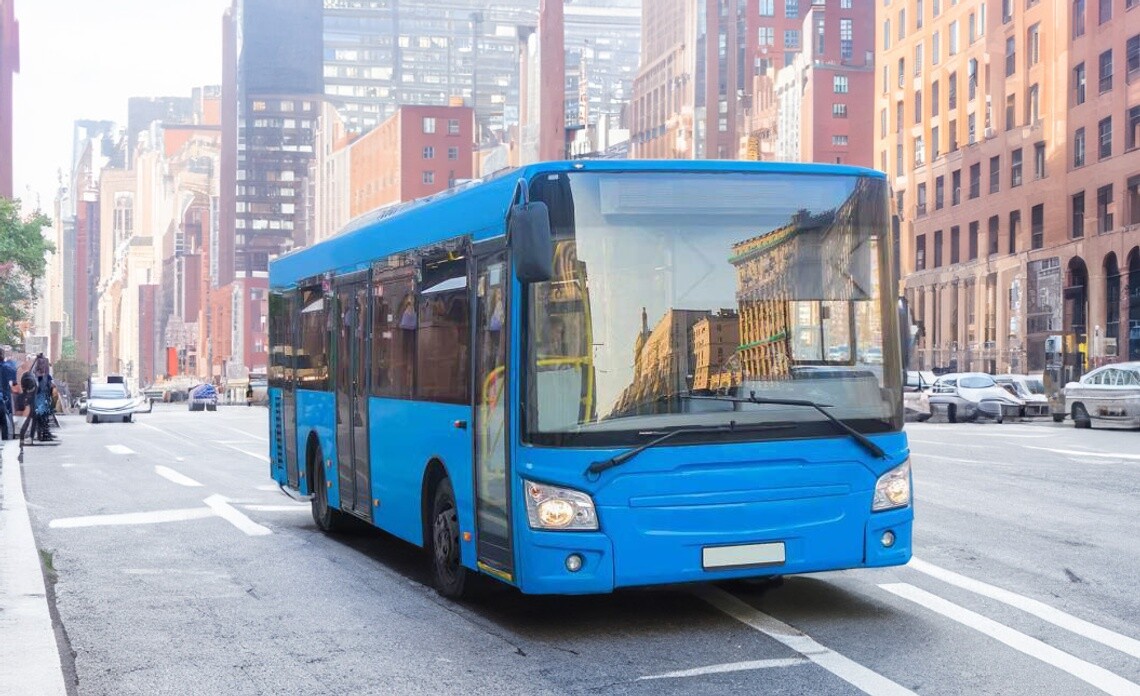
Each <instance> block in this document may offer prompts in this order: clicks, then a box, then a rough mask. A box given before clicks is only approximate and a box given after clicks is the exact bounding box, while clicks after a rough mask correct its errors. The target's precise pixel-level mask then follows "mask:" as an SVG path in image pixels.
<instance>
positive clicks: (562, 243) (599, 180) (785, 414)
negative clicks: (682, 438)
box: [523, 171, 902, 446]
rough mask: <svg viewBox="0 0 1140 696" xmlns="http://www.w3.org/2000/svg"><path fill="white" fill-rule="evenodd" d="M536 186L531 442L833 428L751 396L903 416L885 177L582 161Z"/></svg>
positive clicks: (885, 426)
mask: <svg viewBox="0 0 1140 696" xmlns="http://www.w3.org/2000/svg"><path fill="white" fill-rule="evenodd" d="M531 193H532V197H535V198H538V199H539V200H543V201H544V202H546V204H547V206H548V208H549V210H550V217H551V227H552V231H553V234H554V241H555V259H554V277H553V279H552V280H550V281H549V282H544V283H538V284H535V285H532V286H531V287H530V288H529V291H528V295H527V298H526V312H527V322H526V326H525V332H526V342H527V343H526V346H527V353H526V357H527V361H526V378H525V384H526V393H525V395H524V399H523V400H524V403H525V414H524V425H525V433H524V435H525V437H526V438H527V440H528V441H529V442H532V443H534V444H546V445H556V446H557V445H575V444H580V445H620V444H630V443H635V442H638V441H640V439H643V438H644V435H645V432H646V431H657V430H660V429H670V428H683V427H686V426H704V425H718V424H726V425H727V424H736V425H742V426H743V425H749V424H759V423H767V422H772V421H779V422H781V423H788V422H792V423H794V424H795V425H796V426H797V427H796V428H793V429H792V430H793V431H794V433H793V434H792V435H790V436H792V437H805V436H824V435H826V436H834V435H835V429H834V424H830V423H828V422H827V420H826V419H825V418H824V417H823V416H822V415H821V414H820V413H818V412H817V411H815V410H814V409H811V408H796V407H790V406H779V405H772V404H753V403H747V402H746V401H747V399H748V397H749V396H755V397H766V398H771V399H776V398H783V399H788V398H794V399H801V400H811V401H814V402H817V403H820V404H824V405H826V406H827V407H828V410H829V412H830V413H832V414H833V415H834V416H836V417H837V418H839V419H841V420H843V421H844V422H846V423H848V424H849V425H851V426H852V427H854V428H856V429H858V430H859V431H860V432H884V431H891V430H897V429H899V428H900V427H901V406H900V404H899V403H898V402H899V399H900V397H899V394H900V393H901V380H902V370H901V366H900V363H899V361H900V357H899V349H898V326H897V317H896V316H895V311H894V302H895V299H894V297H893V292H892V291H890V290H888V288H890V287H891V286H890V284H889V279H890V276H889V269H890V250H889V249H888V248H887V243H886V239H887V226H888V220H887V210H886V205H887V194H886V186H885V183H884V182H883V181H882V180H880V179H877V178H871V177H859V176H846V175H819V174H800V175H795V174H779V173H763V174H758V173H751V174H746V173H701V172H692V173H680V174H678V173H675V172H671V173H654V172H622V173H616V172H615V173H610V172H589V171H580V172H571V173H568V174H550V175H543V177H541V179H540V180H537V181H535V182H533V183H532V187H531ZM785 430H786V429H780V430H773V431H772V432H774V433H776V432H778V433H780V434H773V435H763V434H760V433H763V432H764V431H757V429H756V428H751V429H747V428H742V429H741V437H748V438H749V439H757V438H762V437H789V435H788V434H787V433H786V432H784V431H785ZM710 437H723V436H710ZM698 439H699V438H698Z"/></svg>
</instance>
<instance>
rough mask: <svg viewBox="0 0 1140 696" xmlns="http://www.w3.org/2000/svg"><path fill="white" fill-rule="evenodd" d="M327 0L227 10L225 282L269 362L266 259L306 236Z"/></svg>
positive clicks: (251, 360)
mask: <svg viewBox="0 0 1140 696" xmlns="http://www.w3.org/2000/svg"><path fill="white" fill-rule="evenodd" d="M321 16H322V10H321V0H234V3H233V5H232V6H231V7H230V8H229V9H228V10H227V11H226V14H225V17H224V19H223V35H222V36H223V56H222V63H223V66H222V67H223V85H222V107H221V112H222V122H223V132H222V147H223V154H222V162H221V166H222V170H223V171H222V178H221V201H220V214H221V218H222V223H221V225H220V226H219V233H218V257H217V258H218V274H217V283H218V285H219V286H226V285H229V284H231V283H232V282H233V281H234V280H235V279H242V280H243V282H242V283H240V287H241V288H242V292H243V293H245V296H244V297H243V298H240V299H239V301H237V302H236V303H235V304H236V306H239V307H245V308H249V309H250V311H249V312H248V313H246V314H244V315H241V316H239V317H236V318H235V321H240V322H241V324H242V327H243V329H242V331H241V332H240V335H241V338H242V341H241V344H242V348H243V351H242V352H243V354H242V355H240V356H239V355H233V356H231V357H230V360H231V361H232V362H234V363H236V364H240V365H244V366H246V367H249V368H253V369H257V368H264V366H265V365H266V363H267V353H266V350H267V338H268V337H267V335H266V328H265V327H266V322H265V320H264V319H265V316H264V310H265V308H266V307H267V303H268V299H267V297H266V296H265V295H266V291H265V288H266V284H267V282H268V269H269V260H270V259H271V258H274V257H276V256H278V255H280V254H282V253H284V252H287V251H289V250H290V249H292V248H293V247H294V246H295V245H298V244H304V243H305V242H306V241H307V240H308V231H307V230H306V229H305V224H306V223H307V221H308V219H309V217H308V215H306V214H305V211H304V209H303V208H304V205H303V204H304V192H305V188H306V183H305V182H306V179H307V176H308V173H309V165H310V161H311V160H312V158H313V154H314V153H313V141H314V133H315V130H316V122H317V116H318V113H319V109H320V100H321V95H322V92H323V89H324V82H323V78H322V76H321V50H322V45H321V39H322V36H321Z"/></svg>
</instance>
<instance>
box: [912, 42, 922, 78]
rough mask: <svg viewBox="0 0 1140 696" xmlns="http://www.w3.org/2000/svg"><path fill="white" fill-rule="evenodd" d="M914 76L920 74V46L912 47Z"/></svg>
mask: <svg viewBox="0 0 1140 696" xmlns="http://www.w3.org/2000/svg"><path fill="white" fill-rule="evenodd" d="M914 74H915V76H916V77H917V76H918V75H921V74H922V44H917V45H916V46H915V47H914Z"/></svg>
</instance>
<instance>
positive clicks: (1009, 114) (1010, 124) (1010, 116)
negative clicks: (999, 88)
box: [1005, 94, 1017, 131]
mask: <svg viewBox="0 0 1140 696" xmlns="http://www.w3.org/2000/svg"><path fill="white" fill-rule="evenodd" d="M1016 127H1017V97H1016V96H1014V95H1012V94H1007V95H1006V96H1005V129H1006V130H1007V131H1010V130H1013V129H1014V128H1016Z"/></svg>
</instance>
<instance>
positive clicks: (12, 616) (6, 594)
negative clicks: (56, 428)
mask: <svg viewBox="0 0 1140 696" xmlns="http://www.w3.org/2000/svg"><path fill="white" fill-rule="evenodd" d="M0 445H2V447H3V454H2V456H0V696H4V695H7V694H13V695H15V694H19V695H20V696H66V694H67V689H66V687H65V686H64V681H63V670H62V667H61V665H60V658H59V648H58V646H57V644H56V640H55V630H54V629H53V627H52V620H51V613H50V612H49V610H48V603H47V591H46V589H45V587H44V576H43V570H42V569H41V567H40V559H39V552H38V551H37V549H36V542H35V539H34V538H33V537H32V524H31V520H30V519H29V518H28V507H27V502H26V501H25V499H24V483H23V477H22V475H21V470H20V443H19V442H16V441H11V440H8V441H3V442H0Z"/></svg>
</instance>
